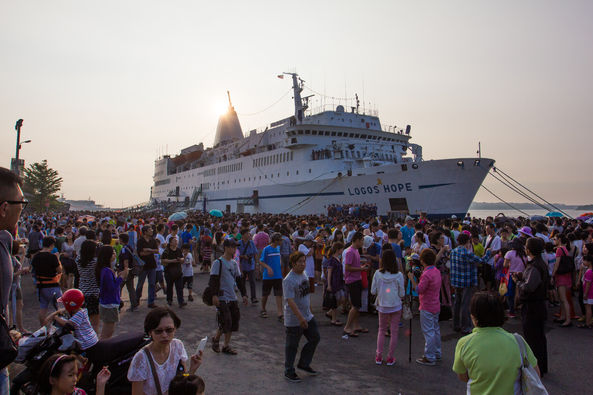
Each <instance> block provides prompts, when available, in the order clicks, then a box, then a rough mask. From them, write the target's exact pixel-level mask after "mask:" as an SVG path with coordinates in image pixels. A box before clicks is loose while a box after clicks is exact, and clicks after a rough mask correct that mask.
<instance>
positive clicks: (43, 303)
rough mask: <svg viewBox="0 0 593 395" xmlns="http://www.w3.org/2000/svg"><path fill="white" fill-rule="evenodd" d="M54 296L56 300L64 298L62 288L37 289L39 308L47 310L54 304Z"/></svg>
mask: <svg viewBox="0 0 593 395" xmlns="http://www.w3.org/2000/svg"><path fill="white" fill-rule="evenodd" d="M54 295H55V297H56V299H58V298H59V297H60V296H62V290H61V289H60V287H50V288H37V296H38V298H39V307H40V308H42V309H47V308H48V306H49V304H50V303H52V301H53V298H54Z"/></svg>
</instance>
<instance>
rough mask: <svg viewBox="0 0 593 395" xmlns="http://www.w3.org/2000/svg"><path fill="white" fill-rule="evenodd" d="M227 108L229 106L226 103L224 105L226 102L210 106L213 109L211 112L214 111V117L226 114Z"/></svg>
mask: <svg viewBox="0 0 593 395" xmlns="http://www.w3.org/2000/svg"><path fill="white" fill-rule="evenodd" d="M228 106H229V104H228V103H226V102H224V101H221V102H219V103H214V104H213V105H212V108H213V110H214V113H215V114H216V115H218V116H220V115H224V114H226V113H227V111H228Z"/></svg>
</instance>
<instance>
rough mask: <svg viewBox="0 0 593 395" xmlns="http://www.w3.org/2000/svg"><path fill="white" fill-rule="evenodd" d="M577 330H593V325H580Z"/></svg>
mask: <svg viewBox="0 0 593 395" xmlns="http://www.w3.org/2000/svg"><path fill="white" fill-rule="evenodd" d="M577 328H581V329H591V328H593V325H586V324H578V325H577Z"/></svg>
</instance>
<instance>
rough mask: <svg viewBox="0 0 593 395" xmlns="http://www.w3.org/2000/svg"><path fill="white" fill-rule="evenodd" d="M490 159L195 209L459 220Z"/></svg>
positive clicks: (218, 201)
mask: <svg viewBox="0 0 593 395" xmlns="http://www.w3.org/2000/svg"><path fill="white" fill-rule="evenodd" d="M493 164H494V160H492V159H486V158H482V159H477V158H455V159H441V160H429V161H422V162H417V163H407V164H405V165H402V164H389V165H384V166H376V167H369V168H360V169H356V170H355V171H354V173H353V174H351V175H349V174H342V173H338V172H336V173H335V174H331V177H330V178H325V179H318V180H311V181H303V182H293V183H283V182H282V179H278V181H277V183H275V184H272V185H265V186H257V187H252V188H237V189H228V190H220V191H208V192H205V193H204V194H203V195H202V196H200V198H199V199H198V201H197V202H196V205H195V207H194V208H195V209H197V210H205V211H209V210H211V209H218V210H222V211H230V212H240V213H241V212H243V213H274V214H280V213H285V214H293V215H305V214H327V212H328V207H329V206H330V205H332V204H337V205H349V204H353V205H362V204H369V205H376V206H377V213H378V214H379V215H388V214H390V213H396V214H400V215H404V214H410V215H419V214H420V213H426V214H427V215H428V216H429V217H431V218H439V217H440V218H443V217H450V216H452V215H456V216H458V217H462V216H464V215H465V214H466V213H467V210H468V209H469V206H470V204H471V202H472V200H473V199H474V197H475V195H476V193H477V191H478V189H479V188H480V186H481V184H482V182H483V180H484V178H485V177H486V175H487V173H488V171H489V169H490V167H492V166H493Z"/></svg>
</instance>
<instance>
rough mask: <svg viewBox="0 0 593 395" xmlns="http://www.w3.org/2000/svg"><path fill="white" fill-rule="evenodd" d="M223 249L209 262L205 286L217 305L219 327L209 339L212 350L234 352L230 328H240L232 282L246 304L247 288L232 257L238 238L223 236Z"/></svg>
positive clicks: (232, 330)
mask: <svg viewBox="0 0 593 395" xmlns="http://www.w3.org/2000/svg"><path fill="white" fill-rule="evenodd" d="M222 247H223V249H224V252H223V254H222V256H221V257H220V258H218V259H216V260H215V261H214V262H213V263H212V269H211V270H210V280H209V282H208V286H209V287H210V288H211V289H212V295H214V296H213V297H212V304H214V305H215V306H216V320H217V322H218V329H217V331H216V335H214V338H213V339H212V350H213V351H214V352H217V353H218V352H220V351H222V352H223V353H224V354H228V355H236V354H237V351H235V350H234V349H233V348H231V346H230V342H231V336H232V333H233V332H236V331H238V330H239V320H240V318H241V312H240V311H239V304H238V302H237V294H236V293H235V284H236V285H237V287H238V288H239V291H240V292H241V296H242V297H243V304H244V305H246V306H247V303H248V301H247V292H246V290H245V284H244V283H243V281H241V272H240V270H239V265H238V264H237V262H236V261H235V260H234V259H233V257H234V256H235V252H236V250H237V242H236V241H235V240H234V239H233V238H230V239H225V240H224V241H223V242H222ZM223 334H224V345H223V347H222V350H221V349H220V338H221V336H222V335H223Z"/></svg>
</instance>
